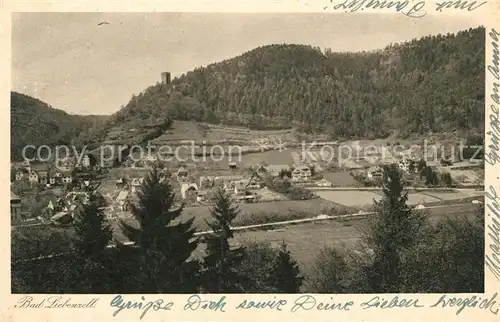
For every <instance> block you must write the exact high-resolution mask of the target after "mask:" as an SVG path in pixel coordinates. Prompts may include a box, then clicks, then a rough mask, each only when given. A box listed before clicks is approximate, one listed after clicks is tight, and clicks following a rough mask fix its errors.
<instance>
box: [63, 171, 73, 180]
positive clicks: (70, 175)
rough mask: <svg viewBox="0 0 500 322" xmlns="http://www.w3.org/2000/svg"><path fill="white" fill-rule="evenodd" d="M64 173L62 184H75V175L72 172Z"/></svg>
mask: <svg viewBox="0 0 500 322" xmlns="http://www.w3.org/2000/svg"><path fill="white" fill-rule="evenodd" d="M61 173H62V182H63V183H71V182H73V175H72V174H71V171H63V172H61Z"/></svg>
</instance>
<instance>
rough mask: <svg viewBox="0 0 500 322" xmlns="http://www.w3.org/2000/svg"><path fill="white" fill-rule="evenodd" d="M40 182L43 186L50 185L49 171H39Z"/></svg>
mask: <svg viewBox="0 0 500 322" xmlns="http://www.w3.org/2000/svg"><path fill="white" fill-rule="evenodd" d="M38 182H39V183H41V184H48V183H49V172H48V171H46V170H45V171H38Z"/></svg>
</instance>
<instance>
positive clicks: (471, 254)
mask: <svg viewBox="0 0 500 322" xmlns="http://www.w3.org/2000/svg"><path fill="white" fill-rule="evenodd" d="M383 193H384V198H383V199H382V200H381V201H380V202H375V208H376V212H377V215H376V216H374V217H373V218H372V219H370V220H369V221H368V225H367V226H366V227H365V229H363V231H362V236H363V238H362V241H361V242H360V243H359V245H358V247H357V248H356V249H355V250H354V251H353V250H352V249H349V250H347V249H341V248H325V249H323V250H322V251H321V252H320V253H319V255H318V256H317V258H316V260H315V263H314V265H312V267H313V268H312V273H311V274H309V276H304V274H303V273H301V272H300V270H299V266H298V264H297V262H296V260H295V259H294V258H293V257H292V255H291V253H290V251H289V250H288V249H287V245H286V244H285V243H282V244H281V246H280V247H279V248H277V249H276V248H273V247H271V246H270V244H266V243H254V244H249V245H239V244H237V243H235V241H234V238H233V237H234V236H233V231H232V228H231V222H232V221H233V220H234V218H236V216H238V212H239V210H238V208H237V207H236V206H235V205H234V204H233V203H232V200H231V199H230V197H228V196H227V195H226V194H225V193H224V192H223V191H219V192H218V194H217V195H216V198H215V204H214V206H213V208H212V210H211V214H212V220H210V221H209V222H208V224H209V226H210V228H211V230H212V232H211V233H210V234H208V235H205V236H203V237H201V238H198V237H197V236H196V234H195V229H194V227H193V219H190V220H188V221H185V222H181V221H180V220H179V218H180V217H179V216H180V214H181V213H182V210H183V207H182V206H181V207H178V208H175V207H174V202H173V201H174V194H173V192H172V187H171V186H170V184H169V181H168V180H164V179H163V178H162V177H161V176H160V175H159V173H158V171H157V170H156V169H153V171H152V172H151V174H150V176H149V178H147V179H146V180H145V182H144V184H143V186H142V188H141V190H140V192H139V193H138V195H139V201H138V203H137V204H136V205H135V206H134V207H133V210H132V212H133V214H134V216H135V218H136V219H137V222H138V225H131V224H126V223H123V222H122V223H121V224H120V226H121V228H122V230H123V231H124V233H125V235H126V236H127V237H128V238H129V239H130V240H131V241H133V242H134V245H133V246H125V245H121V244H119V243H116V244H117V245H116V247H112V248H110V247H108V245H109V244H110V242H111V240H112V229H111V227H110V226H109V224H107V223H106V220H105V218H104V215H103V213H102V210H101V207H100V205H99V202H98V200H97V197H96V196H93V197H92V198H91V202H90V203H89V204H88V205H86V206H85V208H84V211H83V212H82V213H81V214H80V215H79V217H78V218H77V219H76V221H75V238H74V246H75V247H74V248H75V251H76V252H75V253H72V254H68V255H64V256H61V257H52V258H46V259H44V260H41V261H27V262H21V263H20V262H19V261H18V260H19V258H13V266H12V287H13V292H21V293H32V292H35V293H51V292H52V293H197V292H205V293H253V292H258V293H264V292H267V293H273V292H284V293H295V292H300V291H311V292H326V293H369V292H394V293H397V292H482V290H483V269H484V260H483V254H484V236H483V235H484V213H483V212H482V209H480V210H479V215H478V216H476V217H477V218H473V219H469V218H465V217H464V218H459V219H456V218H455V219H446V220H444V221H442V222H440V223H439V224H438V225H437V226H435V225H431V224H430V222H429V220H428V218H427V216H426V215H425V214H424V213H422V212H420V211H416V210H415V209H413V208H412V207H410V206H408V205H407V194H406V192H405V191H404V189H403V185H402V178H401V174H400V172H399V171H398V169H397V167H396V166H389V167H386V168H385V169H384V179H383ZM54 242H57V241H54ZM13 247H20V245H19V244H17V245H16V243H15V241H13ZM15 253H16V254H19V253H20V252H19V251H16V252H15Z"/></svg>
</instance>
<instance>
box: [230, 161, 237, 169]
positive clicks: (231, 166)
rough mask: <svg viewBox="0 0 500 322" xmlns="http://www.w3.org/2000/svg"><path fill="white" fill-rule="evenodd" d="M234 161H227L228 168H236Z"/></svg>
mask: <svg viewBox="0 0 500 322" xmlns="http://www.w3.org/2000/svg"><path fill="white" fill-rule="evenodd" d="M236 168H237V167H236V162H229V169H231V170H234V169H236Z"/></svg>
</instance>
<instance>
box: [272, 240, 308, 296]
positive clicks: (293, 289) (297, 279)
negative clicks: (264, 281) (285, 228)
mask: <svg viewBox="0 0 500 322" xmlns="http://www.w3.org/2000/svg"><path fill="white" fill-rule="evenodd" d="M270 279H271V284H272V285H273V286H274V288H275V289H276V292H278V293H298V292H299V290H300V287H301V286H302V283H303V281H304V277H302V276H301V275H300V269H299V265H298V264H297V261H295V259H293V257H292V254H290V251H289V250H288V248H287V245H286V243H285V242H282V243H281V245H280V248H279V250H278V255H277V256H276V259H275V262H274V266H273V269H272V271H271V275H270Z"/></svg>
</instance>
